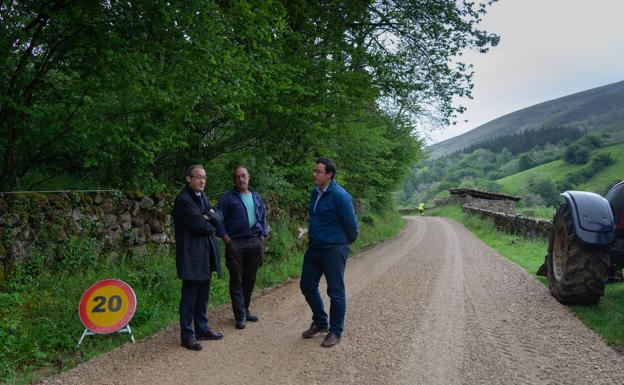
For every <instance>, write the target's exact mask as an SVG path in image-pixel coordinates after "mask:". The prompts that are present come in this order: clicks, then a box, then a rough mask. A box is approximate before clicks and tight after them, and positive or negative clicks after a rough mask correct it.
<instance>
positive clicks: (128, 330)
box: [76, 324, 135, 349]
mask: <svg viewBox="0 0 624 385" xmlns="http://www.w3.org/2000/svg"><path fill="white" fill-rule="evenodd" d="M117 333H128V334H129V335H130V340H131V341H132V343H134V342H135V340H134V335H133V334H132V329H131V328H130V324H128V325H126V326H124V327H123V328H121V329H119V330H117ZM97 334H98V333H93V332H92V331H91V330H89V329H85V330H84V332H82V336H81V337H80V339H79V340H78V344H77V345H76V349H78V348H79V347H80V344H81V343H82V340H83V339H84V338H85V336H94V335H97Z"/></svg>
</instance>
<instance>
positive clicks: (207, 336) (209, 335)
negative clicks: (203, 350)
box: [197, 329, 223, 341]
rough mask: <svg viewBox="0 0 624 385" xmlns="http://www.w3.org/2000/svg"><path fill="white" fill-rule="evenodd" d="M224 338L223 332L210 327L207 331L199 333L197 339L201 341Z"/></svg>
mask: <svg viewBox="0 0 624 385" xmlns="http://www.w3.org/2000/svg"><path fill="white" fill-rule="evenodd" d="M222 338H223V333H219V332H218V331H215V330H212V329H208V330H207V331H206V332H205V333H198V334H197V339H198V340H200V341H206V340H220V339H222Z"/></svg>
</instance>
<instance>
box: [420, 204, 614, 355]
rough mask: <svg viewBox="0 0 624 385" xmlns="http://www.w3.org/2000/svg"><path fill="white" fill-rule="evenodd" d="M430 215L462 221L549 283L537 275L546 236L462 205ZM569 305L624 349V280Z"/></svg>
mask: <svg viewBox="0 0 624 385" xmlns="http://www.w3.org/2000/svg"><path fill="white" fill-rule="evenodd" d="M427 215H434V216H443V217H447V218H451V219H454V220H456V221H458V222H460V223H462V224H463V225H464V226H466V228H468V229H469V230H470V231H472V232H473V233H474V234H475V235H476V236H477V237H479V239H481V240H482V241H483V242H485V243H486V244H488V245H489V246H490V247H492V248H493V249H494V250H496V251H498V252H499V253H500V254H501V255H503V256H505V257H507V258H508V259H510V260H511V261H513V262H515V263H516V264H518V265H520V266H521V267H522V268H523V269H525V270H526V271H527V272H528V273H529V274H531V275H532V276H534V277H535V278H536V279H537V280H538V281H540V282H542V283H543V284H544V285H548V281H547V279H546V278H544V277H538V276H536V275H535V273H536V271H537V269H538V267H539V266H540V265H541V264H542V262H544V255H545V254H546V249H547V241H546V240H544V239H535V240H531V239H526V238H522V237H518V236H515V235H510V234H506V233H502V232H500V231H498V230H496V229H495V228H494V225H493V224H492V223H491V222H490V221H487V220H485V219H482V218H479V217H476V216H471V215H467V214H464V213H463V212H462V210H461V208H460V207H459V206H442V207H439V208H434V209H432V210H430V211H428V212H427ZM569 308H570V310H571V311H572V313H574V314H575V315H576V316H577V317H578V318H579V319H580V320H581V321H582V322H583V323H584V324H585V325H587V327H589V328H590V329H592V330H593V331H595V332H596V333H598V334H599V335H600V336H602V337H603V338H604V340H605V341H606V342H607V343H608V344H610V345H612V346H614V347H616V348H617V349H618V350H620V351H621V350H623V349H624V283H612V284H608V285H607V286H606V287H605V295H604V296H603V297H602V298H601V300H600V303H599V304H598V305H593V306H570V307H569Z"/></svg>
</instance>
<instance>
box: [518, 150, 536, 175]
mask: <svg viewBox="0 0 624 385" xmlns="http://www.w3.org/2000/svg"><path fill="white" fill-rule="evenodd" d="M533 165H534V161H533V158H532V157H531V154H529V153H524V154H522V155H520V158H518V170H519V171H524V170H528V169H530V168H531V167H533Z"/></svg>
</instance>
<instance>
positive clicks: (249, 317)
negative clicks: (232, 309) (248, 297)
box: [236, 311, 260, 330]
mask: <svg viewBox="0 0 624 385" xmlns="http://www.w3.org/2000/svg"><path fill="white" fill-rule="evenodd" d="M259 320H260V317H258V316H257V315H253V314H251V313H249V311H246V312H245V318H243V319H237V320H236V329H240V330H242V329H245V328H246V327H247V324H246V321H249V322H258V321H259Z"/></svg>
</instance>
